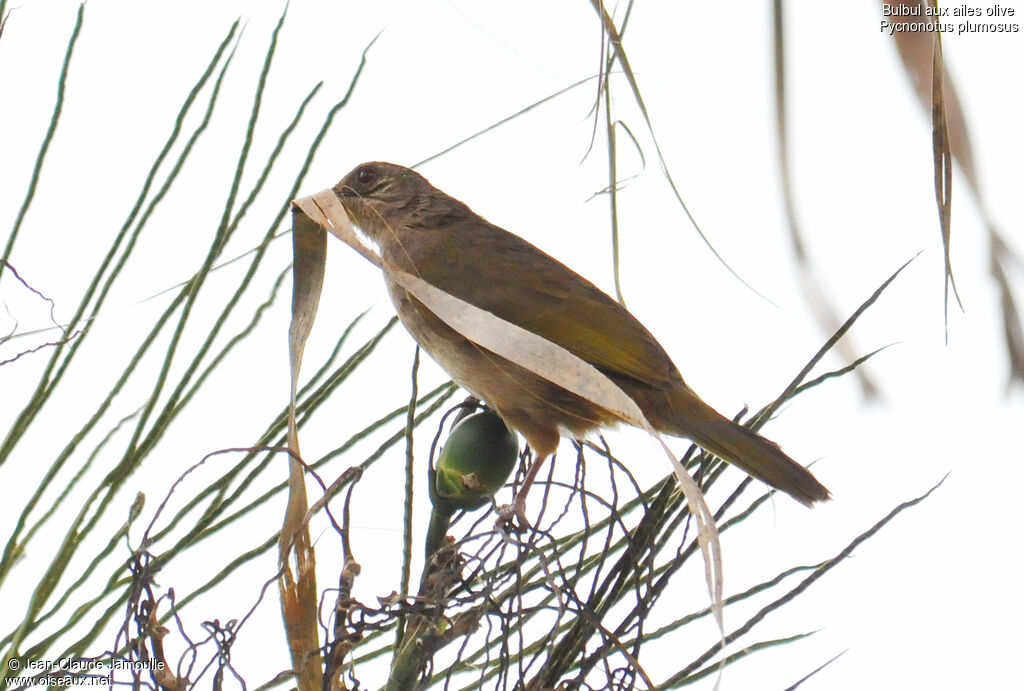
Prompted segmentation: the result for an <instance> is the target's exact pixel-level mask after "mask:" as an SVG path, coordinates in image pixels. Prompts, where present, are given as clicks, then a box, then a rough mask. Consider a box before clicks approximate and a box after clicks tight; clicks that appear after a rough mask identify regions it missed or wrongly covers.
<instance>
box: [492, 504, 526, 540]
mask: <svg viewBox="0 0 1024 691" xmlns="http://www.w3.org/2000/svg"><path fill="white" fill-rule="evenodd" d="M494 527H496V528H497V529H498V530H502V531H505V532H513V533H525V532H527V531H529V530H530V528H531V526H530V522H529V521H528V520H526V501H525V497H524V498H522V499H521V498H520V497H518V496H516V497H515V498H513V499H512V503H511V504H502V505H501V506H499V507H498V520H497V521H495V523H494Z"/></svg>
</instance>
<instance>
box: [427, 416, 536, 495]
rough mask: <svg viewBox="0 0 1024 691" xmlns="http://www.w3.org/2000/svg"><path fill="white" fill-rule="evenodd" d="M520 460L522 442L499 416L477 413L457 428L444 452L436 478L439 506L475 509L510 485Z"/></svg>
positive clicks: (438, 464)
mask: <svg viewBox="0 0 1024 691" xmlns="http://www.w3.org/2000/svg"><path fill="white" fill-rule="evenodd" d="M518 459H519V441H518V440H517V439H516V435H515V433H514V432H512V431H511V430H509V428H508V427H507V426H506V425H505V423H504V421H503V420H502V419H501V418H500V417H498V414H497V413H495V412H494V411H491V410H484V411H482V412H479V413H474V414H473V415H470V416H469V417H467V418H465V419H464V420H462V421H461V422H459V424H457V425H455V427H454V428H453V429H452V431H451V434H449V435H448V441H446V442H445V444H444V448H443V449H441V456H440V458H439V459H438V461H437V469H436V473H435V475H434V488H433V489H434V492H433V493H432V499H433V501H434V504H435V506H438V505H439V503H443V504H444V505H445V507H446V508H449V509H451V510H453V511H454V510H456V509H467V510H468V509H475V508H478V507H481V506H483V505H484V504H486V503H488V502H489V501H491V497H493V496H494V494H495V493H496V492H497V491H498V490H499V489H501V487H502V485H504V484H505V482H506V481H508V477H509V475H511V474H512V469H513V468H515V466H516V461H517V460H518Z"/></svg>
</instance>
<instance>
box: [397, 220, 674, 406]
mask: <svg viewBox="0 0 1024 691" xmlns="http://www.w3.org/2000/svg"><path fill="white" fill-rule="evenodd" d="M413 232H415V233H416V237H409V242H407V243H405V244H406V246H405V247H402V248H399V249H398V250H397V252H396V253H395V254H394V255H393V257H394V259H396V260H398V263H399V264H405V265H406V268H407V269H412V270H413V271H414V272H415V273H417V274H418V275H419V276H420V277H421V278H423V279H424V280H427V281H428V282H430V283H431V284H433V285H435V286H437V287H438V288H441V289H442V290H444V291H446V292H448V293H451V294H453V295H455V296H457V297H459V298H461V299H463V300H465V301H466V302H469V303H471V304H473V305H474V306H476V307H479V308H481V309H485V310H487V311H489V312H491V313H492V314H494V315H496V316H498V317H501V318H502V319H504V320H506V321H509V322H512V323H514V324H516V325H518V326H521V327H523V328H524V329H527V330H528V331H531V332H533V333H535V334H537V335H539V336H543V337H544V338H546V339H547V340H549V341H552V342H554V343H557V344H558V345H560V346H562V347H564V348H565V349H567V350H569V351H570V352H572V353H573V354H574V355H576V356H577V357H579V358H581V359H583V360H586V361H587V362H589V363H590V364H592V365H594V366H595V367H597V368H598V369H599V370H601V371H602V372H604V373H605V374H608V375H618V376H620V377H628V378H630V379H632V380H635V381H637V382H639V383H642V384H646V385H648V386H653V387H661V386H663V385H665V384H667V383H669V382H674V381H679V380H681V377H680V375H679V372H678V371H677V370H676V368H675V365H674V364H672V361H671V359H670V358H669V357H668V355H667V354H666V353H665V351H664V349H663V348H662V347H661V345H659V344H658V342H657V341H656V340H655V339H654V337H653V336H652V335H651V334H650V332H648V331H647V329H646V328H644V326H643V325H642V324H641V323H640V322H639V321H637V319H636V318H635V317H634V316H633V315H631V314H630V313H629V312H628V311H626V309H625V308H624V307H622V306H621V305H620V304H619V303H617V302H616V301H615V300H613V299H612V298H610V297H608V295H606V294H605V293H603V292H602V291H601V290H599V289H598V288H597V287H596V286H594V285H593V284H592V283H591V282H590V281H588V280H586V279H585V278H583V277H582V276H580V275H579V274H577V273H576V272H574V271H572V270H571V269H569V268H568V267H567V266H565V265H564V264H562V263H561V262H559V261H557V260H555V259H553V258H552V257H550V256H548V255H547V254H545V253H544V252H542V251H541V250H539V249H537V248H536V247H534V246H533V245H531V244H530V243H528V242H526V241H525V240H523V239H522V238H519V237H518V236H516V235H513V234H512V233H509V232H508V231H506V230H503V229H501V228H499V227H497V226H494V225H491V224H489V223H486V222H485V221H482V220H481V221H479V222H472V223H467V222H462V223H457V224H454V225H453V226H451V227H448V228H445V229H444V230H436V229H435V230H422V231H413ZM407 237H408V236H407ZM402 255H404V256H402ZM410 264H411V266H409V265H410Z"/></svg>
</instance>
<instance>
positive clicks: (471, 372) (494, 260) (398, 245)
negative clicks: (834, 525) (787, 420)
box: [334, 163, 829, 505]
mask: <svg viewBox="0 0 1024 691" xmlns="http://www.w3.org/2000/svg"><path fill="white" fill-rule="evenodd" d="M334 192H335V194H337V195H338V197H339V199H340V200H341V202H342V204H343V205H344V206H345V208H346V210H347V211H348V213H349V215H350V216H351V217H352V220H353V222H354V223H355V224H356V225H357V226H359V227H360V229H361V230H362V231H363V232H364V233H366V234H367V235H368V236H369V237H370V238H371V239H372V240H373V241H374V242H376V243H377V245H378V246H379V249H380V253H381V256H382V258H383V259H384V261H385V267H384V278H385V281H386V283H387V287H388V292H389V293H390V295H391V299H392V301H393V302H394V304H395V308H396V309H397V311H398V316H399V318H400V319H401V320H402V323H403V324H405V326H406V328H407V329H408V330H409V331H410V332H411V333H412V335H413V337H414V338H415V339H416V341H417V342H418V343H419V344H420V345H421V346H422V347H423V348H424V350H426V351H427V352H428V353H429V354H430V355H431V356H432V357H433V358H434V359H435V360H436V361H437V362H438V364H439V365H441V367H443V368H444V369H445V370H446V371H447V372H448V374H449V375H451V377H452V379H454V380H455V381H456V382H457V383H458V384H459V385H460V386H462V387H463V388H465V389H467V390H468V391H470V392H472V393H473V394H475V395H476V396H478V397H480V398H482V399H483V400H484V401H486V402H487V403H488V405H490V406H491V407H492V408H493V409H494V410H496V411H497V412H498V413H499V414H500V415H501V416H502V417H503V418H504V419H505V421H506V422H507V423H508V424H509V426H510V427H512V428H513V429H516V430H518V431H519V432H520V433H522V434H523V436H524V437H526V440H527V442H528V443H529V444H530V447H531V448H532V449H533V450H534V452H535V453H536V454H537V458H538V462H539V461H540V460H541V459H543V458H545V457H546V456H548V455H550V454H552V453H554V451H555V449H556V448H557V447H558V440H559V436H560V433H561V431H567V432H569V433H571V434H573V435H575V436H582V435H584V434H585V433H587V432H589V431H591V430H594V429H596V428H599V427H602V426H605V425H609V424H613V423H615V422H616V421H617V418H616V417H615V416H614V415H612V414H611V413H610V412H608V411H606V410H604V409H603V408H600V407H599V406H597V405H595V404H593V403H591V402H589V401H587V400H585V399H583V398H581V397H579V396H577V395H575V394H572V393H570V392H568V391H566V390H565V389H563V388H561V387H559V386H557V385H555V384H552V383H551V382H549V381H547V380H545V379H543V378H541V377H539V376H537V375H535V374H533V373H531V372H530V371H528V370H526V369H524V368H522V367H520V366H519V365H516V364H514V363H512V362H510V361H509V360H507V359H505V358H502V357H500V356H498V355H496V354H494V353H493V352H490V351H488V350H486V349H484V348H481V347H480V346H478V345H476V344H474V343H472V342H470V341H468V340H466V338H464V337H463V336H462V335H461V334H459V333H458V332H456V331H454V330H453V329H451V328H450V327H449V326H448V325H447V324H445V323H444V322H443V321H441V320H440V319H439V318H438V317H437V316H435V315H434V314H433V313H432V312H430V310H428V309H427V308H426V307H424V306H423V304H422V303H420V302H419V301H418V300H416V299H415V298H413V297H412V296H410V295H409V294H408V293H407V292H406V291H405V290H404V289H403V288H401V287H400V286H398V285H397V284H396V283H395V281H394V280H393V277H392V276H390V275H389V273H390V272H389V270H388V268H387V265H388V264H391V265H394V266H395V267H398V268H399V269H402V270H403V271H406V272H408V273H411V274H413V275H416V276H419V277H420V278H422V279H424V280H426V281H427V282H429V283H431V284H433V285H434V286H437V287H438V288H440V289H442V290H444V291H446V292H448V293H450V294H452V295H455V296H456V297H459V298H460V299H462V300H464V301H466V302H469V303H470V304H472V305H475V306H476V307H479V308H481V309H484V310H487V311H488V312H491V313H492V314H494V315H496V316H498V317H501V318H502V319H504V320H506V321H509V322H512V323H514V324H517V325H519V326H521V327H523V328H524V329H527V330H529V331H532V332H533V333H535V334H538V335H540V336H543V337H544V338H546V339H547V340H549V341H552V342H554V343H557V344H558V345H560V346H562V347H563V348H565V349H566V350H569V351H570V352H572V353H573V354H575V355H576V356H577V357H579V358H581V359H583V360H585V361H587V362H589V363H590V364H592V365H593V366H594V367H596V368H597V369H598V370H600V371H601V372H602V373H604V374H605V375H606V376H607V377H609V378H610V379H611V380H612V381H614V382H615V383H616V384H617V385H618V386H619V387H620V388H621V389H622V390H623V391H625V392H626V393H627V394H628V395H629V396H630V397H631V398H632V399H633V400H634V401H635V402H636V404H637V406H639V408H640V410H641V411H643V413H644V416H645V417H646V418H647V419H648V420H649V421H650V423H651V424H652V425H653V426H654V427H655V428H656V429H657V430H659V431H661V432H665V433H667V434H671V435H676V436H681V437H686V438H688V439H692V440H693V441H694V442H696V443H697V444H698V445H700V446H701V447H703V448H704V449H706V450H708V451H710V452H711V453H713V454H715V455H716V456H719V457H721V458H722V459H724V460H726V461H729V462H730V463H734V464H736V465H737V466H739V467H740V468H742V469H743V470H745V471H746V472H747V473H749V474H750V475H753V476H754V477H757V478H759V479H761V480H763V481H765V482H767V483H768V484H769V485H771V486H773V487H776V488H777V489H780V490H782V491H784V492H786V493H788V494H789V495H791V496H792V497H793V498H794V499H796V500H797V501H800V502H802V503H804V504H808V505H809V504H811V503H812V502H815V501H824V500H826V499H828V498H829V493H828V490H826V489H825V488H824V487H823V486H822V485H821V484H820V483H819V482H818V481H817V480H816V479H815V478H814V476H813V475H811V473H810V472H809V471H807V470H806V469H805V468H804V467H802V466H801V465H799V464H798V463H796V462H795V461H793V460H792V459H791V458H789V456H787V455H786V454H784V453H783V452H782V450H781V449H780V448H779V447H778V445H776V444H774V443H772V442H770V441H768V440H767V439H765V438H764V437H761V436H759V435H758V434H756V433H754V432H751V431H750V430H748V429H746V428H745V427H742V426H740V425H737V424H735V423H734V422H732V421H731V420H729V419H727V418H725V417H723V416H721V415H719V414H718V413H717V412H716V411H715V410H714V409H713V408H711V407H710V406H709V405H707V404H706V403H704V401H702V400H701V399H700V397H699V396H697V394H695V393H694V392H693V390H691V389H690V387H689V386H687V385H686V382H684V381H683V378H682V376H681V375H680V374H679V371H678V370H677V369H676V366H675V365H674V364H673V363H672V360H671V359H670V358H669V357H668V355H667V354H666V353H665V351H664V349H663V348H662V347H661V346H660V345H659V344H658V342H657V341H656V340H655V339H654V336H652V335H651V334H650V332H649V331H647V329H645V328H644V326H643V325H642V324H641V323H640V322H639V321H637V320H636V318H635V317H633V315H631V314H630V313H629V312H627V311H626V309H625V308H624V307H622V305H620V304H619V303H618V302H616V301H615V300H613V299H611V298H610V297H608V296H607V295H605V294H604V293H603V292H601V291H600V290H598V288H597V287H595V286H594V285H593V284H592V283H590V282H589V281H587V280H586V279H585V278H583V277H582V276H580V275H578V274H577V273H575V272H574V271H572V270H571V269H569V268H568V267H566V266H565V265H564V264H562V263H560V262H558V261H557V260H555V259H553V258H551V257H550V256H548V255H547V254H545V253H543V252H541V251H540V250H539V249H537V248H536V247H534V246H533V245H531V244H529V243H528V242H526V241H525V240H523V239H521V238H519V237H517V236H515V235H513V234H511V233H509V232H507V231H505V230H502V229H501V228H499V227H497V226H495V225H492V224H490V223H488V222H487V221H485V220H484V219H483V218H481V217H480V216H478V215H476V214H475V213H473V212H472V211H471V210H470V209H469V207H467V206H466V205H465V204H463V203H462V202H460V201H458V200H457V199H454V198H452V197H449V196H448V195H447V194H445V193H444V192H442V191H440V190H438V189H437V188H435V187H434V186H432V185H431V184H430V183H429V182H427V180H426V179H425V178H423V176H421V175H420V174H419V173H416V172H414V171H412V170H409V169H408V168H403V167H401V166H397V165H394V164H390V163H365V164H363V165H361V166H358V167H357V168H355V169H354V170H353V171H352V172H351V173H349V174H348V175H347V176H345V178H344V179H343V180H342V181H341V182H339V183H338V184H337V185H336V186H335V187H334Z"/></svg>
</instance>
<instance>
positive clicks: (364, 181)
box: [356, 168, 377, 185]
mask: <svg viewBox="0 0 1024 691" xmlns="http://www.w3.org/2000/svg"><path fill="white" fill-rule="evenodd" d="M376 178H377V173H375V172H374V171H373V169H372V168H360V169H359V170H358V171H357V172H356V181H357V182H359V184H360V185H369V184H370V183H371V182H373V181H374V180H375V179H376Z"/></svg>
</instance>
